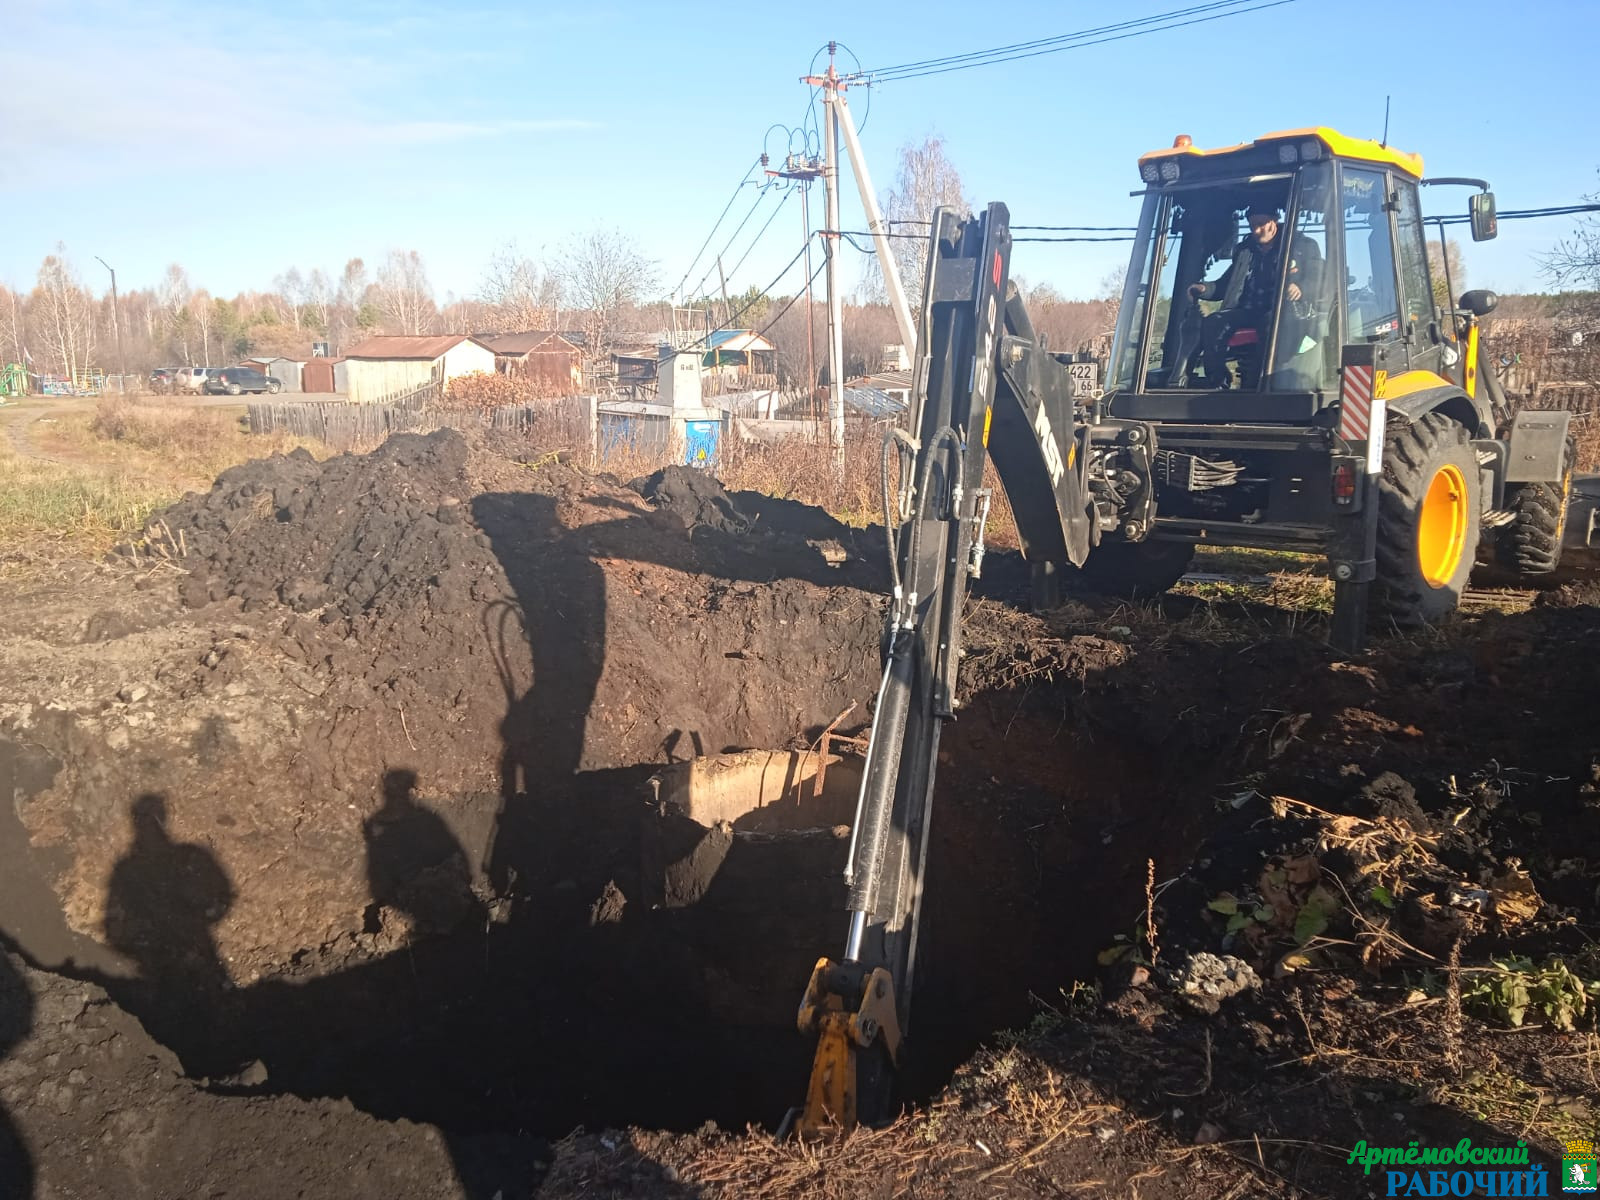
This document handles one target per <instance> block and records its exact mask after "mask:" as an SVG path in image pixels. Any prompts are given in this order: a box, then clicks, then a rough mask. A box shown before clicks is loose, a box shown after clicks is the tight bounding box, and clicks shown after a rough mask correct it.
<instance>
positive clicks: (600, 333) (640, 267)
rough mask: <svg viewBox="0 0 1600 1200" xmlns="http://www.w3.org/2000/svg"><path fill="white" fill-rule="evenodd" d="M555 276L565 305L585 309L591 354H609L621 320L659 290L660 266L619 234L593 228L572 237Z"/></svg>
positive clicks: (584, 329) (584, 316)
mask: <svg viewBox="0 0 1600 1200" xmlns="http://www.w3.org/2000/svg"><path fill="white" fill-rule="evenodd" d="M557 275H558V277H559V279H560V281H561V290H562V294H563V297H564V303H565V304H566V305H567V306H568V307H570V308H573V309H578V310H582V317H581V321H582V325H583V332H584V337H585V339H586V340H587V341H588V347H587V349H588V353H589V355H590V357H592V358H600V357H603V356H604V355H607V354H609V353H610V352H611V346H612V341H613V337H614V334H615V331H616V328H617V321H618V318H619V317H620V316H621V314H622V312H623V310H625V309H626V308H627V307H628V306H630V305H632V304H635V303H637V302H638V301H639V299H640V298H641V297H642V296H643V295H644V294H645V293H646V292H647V291H649V289H650V288H652V287H653V286H655V275H656V264H655V263H654V262H652V261H651V260H650V259H647V258H646V257H645V256H644V254H643V252H641V251H640V249H639V247H638V246H637V245H635V244H634V242H633V240H632V239H631V238H629V237H627V236H625V235H624V234H623V233H622V232H621V231H620V230H609V231H608V230H603V229H595V230H593V231H591V232H589V233H586V234H584V235H583V236H581V237H578V238H575V239H573V240H572V241H571V242H570V243H569V244H568V246H567V248H566V251H565V253H564V254H563V255H562V258H561V262H560V265H559V266H558V268H557Z"/></svg>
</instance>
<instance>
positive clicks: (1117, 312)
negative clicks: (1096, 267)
mask: <svg viewBox="0 0 1600 1200" xmlns="http://www.w3.org/2000/svg"><path fill="white" fill-rule="evenodd" d="M1127 285H1128V268H1127V267H1125V266H1122V267H1114V268H1113V269H1112V270H1110V271H1108V272H1106V277H1105V278H1104V279H1102V280H1101V281H1100V299H1101V300H1102V301H1103V302H1104V304H1105V306H1106V328H1107V329H1115V328H1116V327H1117V318H1118V317H1119V316H1121V315H1122V292H1123V289H1124V288H1126V287H1127Z"/></svg>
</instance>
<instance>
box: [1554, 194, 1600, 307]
mask: <svg viewBox="0 0 1600 1200" xmlns="http://www.w3.org/2000/svg"><path fill="white" fill-rule="evenodd" d="M1584 199H1585V200H1587V201H1590V202H1594V201H1597V200H1600V192H1597V193H1595V194H1594V195H1592V196H1585V197H1584ZM1539 265H1540V267H1542V268H1543V270H1544V275H1545V278H1546V279H1548V280H1549V281H1550V282H1551V283H1552V284H1554V285H1555V286H1556V287H1559V288H1580V289H1585V290H1588V291H1600V221H1597V220H1596V219H1595V218H1594V217H1585V218H1584V219H1583V220H1581V221H1579V222H1578V226H1577V228H1576V229H1574V230H1573V231H1572V235H1571V236H1570V237H1567V238H1563V239H1562V240H1561V241H1559V242H1557V243H1556V244H1555V246H1554V247H1552V248H1551V250H1550V252H1549V253H1548V254H1545V255H1542V256H1540V259H1539Z"/></svg>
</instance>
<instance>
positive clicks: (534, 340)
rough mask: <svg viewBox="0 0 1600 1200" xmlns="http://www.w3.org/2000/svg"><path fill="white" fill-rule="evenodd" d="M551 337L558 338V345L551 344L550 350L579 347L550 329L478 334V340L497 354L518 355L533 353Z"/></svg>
mask: <svg viewBox="0 0 1600 1200" xmlns="http://www.w3.org/2000/svg"><path fill="white" fill-rule="evenodd" d="M551 338H555V339H556V340H557V343H558V344H557V345H554V346H550V347H548V349H550V350H576V349H577V347H576V346H574V345H573V344H572V343H571V342H569V341H567V339H566V338H564V337H562V336H561V335H560V334H559V333H554V332H552V331H551V330H548V329H528V330H524V331H522V332H521V333H497V334H495V335H494V336H493V337H487V336H484V335H482V334H480V335H478V340H479V341H480V342H482V343H483V344H484V345H485V346H488V347H489V349H491V350H493V351H494V352H495V353H496V354H506V355H516V354H531V353H532V352H533V351H535V350H537V349H539V348H540V347H541V346H543V345H544V344H545V343H546V342H548V341H549V340H550V339H551Z"/></svg>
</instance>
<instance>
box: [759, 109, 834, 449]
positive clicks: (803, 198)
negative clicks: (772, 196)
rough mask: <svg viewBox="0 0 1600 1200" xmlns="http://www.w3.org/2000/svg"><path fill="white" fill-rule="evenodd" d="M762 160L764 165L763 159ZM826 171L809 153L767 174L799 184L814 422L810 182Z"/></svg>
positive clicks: (808, 378) (810, 406) (808, 370)
mask: <svg viewBox="0 0 1600 1200" xmlns="http://www.w3.org/2000/svg"><path fill="white" fill-rule="evenodd" d="M804 82H806V83H810V84H813V85H815V86H818V87H820V86H822V84H823V79H822V78H820V77H819V78H811V77H807V78H806V79H805V80H804ZM762 161H763V164H764V163H765V158H763V160H762ZM827 172H828V168H827V164H826V163H825V162H824V161H822V160H821V159H817V158H813V157H812V156H811V155H809V154H790V155H789V156H788V157H787V158H785V159H784V160H783V168H782V169H781V170H777V171H774V170H772V169H771V168H768V169H767V174H768V175H771V176H772V177H773V178H774V179H792V180H795V181H796V182H798V183H799V184H800V224H801V227H802V228H803V230H804V232H805V239H806V240H805V257H806V411H807V412H808V413H810V414H811V417H812V419H813V420H815V419H816V415H817V414H816V409H815V408H814V401H815V397H816V388H817V365H816V345H817V341H816V332H815V318H814V314H813V312H812V308H813V303H812V299H811V181H812V180H814V179H823V180H824V182H826V178H825V177H826V175H827ZM831 278H832V277H831V276H830V279H831ZM829 311H830V312H831V311H832V309H831V308H830V309H829Z"/></svg>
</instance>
